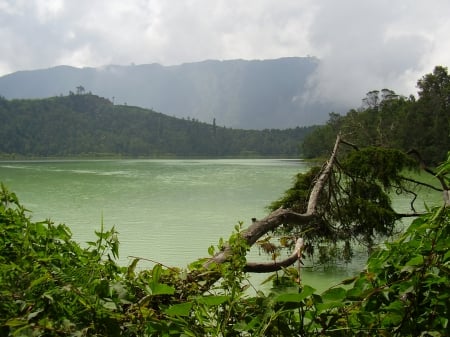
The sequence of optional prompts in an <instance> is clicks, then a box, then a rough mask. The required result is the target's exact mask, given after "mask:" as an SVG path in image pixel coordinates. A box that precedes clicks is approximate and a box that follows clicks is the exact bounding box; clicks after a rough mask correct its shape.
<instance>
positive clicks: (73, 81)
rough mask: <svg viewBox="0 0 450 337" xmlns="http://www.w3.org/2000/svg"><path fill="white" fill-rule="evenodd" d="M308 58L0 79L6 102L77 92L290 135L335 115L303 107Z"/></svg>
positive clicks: (45, 72)
mask: <svg viewBox="0 0 450 337" xmlns="http://www.w3.org/2000/svg"><path fill="white" fill-rule="evenodd" d="M317 65H318V60H317V59H316V58H313V57H289V58H280V59H275V60H253V61H246V60H229V61H215V60H209V61H203V62H196V63H187V64H182V65H177V66H162V65H159V64H145V65H129V66H114V65H111V66H106V67H102V68H82V69H80V68H74V67H68V66H59V67H54V68H50V69H42V70H33V71H20V72H16V73H12V74H9V75H6V76H3V77H0V95H1V96H3V97H5V98H7V99H14V98H45V97H50V96H58V95H67V94H68V93H69V92H70V91H75V88H76V87H78V86H82V87H83V88H84V89H85V90H86V92H94V93H96V94H98V95H100V96H102V97H107V98H108V99H110V100H112V101H114V102H115V103H117V104H128V105H134V106H140V107H144V108H148V109H152V110H155V111H160V112H163V113H166V114H169V115H173V116H176V117H180V118H188V117H189V118H195V119H198V120H201V121H206V122H209V123H212V121H213V119H214V118H215V119H216V121H217V123H218V124H220V125H225V126H227V127H233V128H244V129H264V128H283V129H284V128H292V127H296V126H306V125H313V124H320V123H323V122H325V121H326V119H327V117H328V113H329V112H331V111H333V109H334V108H335V107H330V106H325V105H323V104H322V105H321V104H320V103H317V102H316V103H311V102H306V101H303V100H302V99H301V98H302V95H304V93H305V92H306V90H307V89H308V79H309V78H310V76H311V74H312V73H313V72H314V70H315V69H316V67H317Z"/></svg>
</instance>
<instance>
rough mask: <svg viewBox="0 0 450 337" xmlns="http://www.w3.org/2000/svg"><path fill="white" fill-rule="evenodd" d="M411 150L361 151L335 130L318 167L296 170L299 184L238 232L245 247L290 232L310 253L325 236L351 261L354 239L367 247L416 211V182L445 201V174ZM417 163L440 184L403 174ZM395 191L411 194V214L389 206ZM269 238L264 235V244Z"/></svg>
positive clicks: (250, 266)
mask: <svg viewBox="0 0 450 337" xmlns="http://www.w3.org/2000/svg"><path fill="white" fill-rule="evenodd" d="M342 147H344V148H342ZM413 153H414V154H416V158H418V159H419V160H414V159H413V158H412V157H411V156H408V155H407V154H404V153H402V152H400V151H398V150H395V149H387V148H375V147H373V148H365V149H361V150H360V149H359V148H358V147H357V146H355V145H354V144H350V143H348V142H346V141H345V140H344V139H343V138H342V137H341V136H340V135H338V137H337V138H336V141H335V144H334V147H333V149H332V151H331V154H330V156H329V158H328V160H327V161H326V162H325V164H324V165H323V166H322V168H320V169H318V168H312V169H311V170H310V172H308V173H306V174H299V176H298V180H297V183H296V184H299V185H302V186H294V187H293V188H292V189H291V190H289V191H287V192H286V195H285V196H284V197H283V198H281V199H280V200H279V201H277V202H275V203H273V204H272V210H273V211H272V212H271V213H270V214H269V215H267V216H266V217H265V218H263V219H260V220H257V219H253V221H252V224H251V225H250V226H249V227H248V228H247V229H244V230H242V232H241V233H240V235H241V236H242V239H243V240H244V241H245V243H246V244H247V245H248V246H253V245H255V244H257V243H258V242H259V240H261V238H263V237H264V236H266V235H267V234H268V233H274V232H278V233H284V234H285V235H288V236H291V237H292V239H291V240H289V242H290V245H289V246H290V247H293V245H294V244H295V243H296V240H297V239H298V238H300V237H301V238H303V239H305V241H307V240H308V241H310V243H309V246H307V247H303V248H306V250H307V251H308V252H309V253H313V251H314V245H313V244H314V243H315V242H316V243H317V242H323V241H324V240H326V241H327V242H328V243H331V244H332V245H334V246H335V245H336V244H337V243H338V242H343V243H344V247H345V249H346V252H345V254H347V255H346V256H344V259H346V260H349V259H350V258H351V255H352V252H351V241H352V240H358V242H362V243H363V244H365V245H366V246H367V247H368V249H369V250H370V249H372V246H373V244H374V240H375V239H376V238H377V237H379V236H384V237H386V236H389V235H391V234H392V232H393V230H394V228H395V223H396V222H397V220H399V219H401V218H404V217H416V216H418V215H420V213H418V212H416V210H415V206H414V202H415V200H416V198H417V194H416V193H415V192H414V187H415V186H424V187H427V188H432V189H434V190H439V191H442V192H443V193H444V196H447V199H446V200H448V186H447V184H446V182H445V181H444V179H443V178H442V177H440V176H439V175H437V174H435V173H434V172H433V171H432V170H431V169H429V168H427V167H426V166H425V165H424V163H423V161H421V160H420V157H419V156H417V152H415V151H411V154H413ZM419 168H421V169H422V170H424V171H425V172H427V173H429V174H432V175H434V176H435V177H436V178H437V181H438V182H439V183H440V186H438V187H436V186H434V185H430V184H428V183H425V182H421V181H418V180H415V179H412V178H410V177H408V176H405V175H404V174H405V173H407V172H406V171H408V170H416V171H417V170H419ZM299 181H300V183H299ZM393 190H394V191H395V193H397V194H409V195H410V196H411V204H410V208H411V211H410V212H409V213H400V212H396V211H395V210H394V209H393V208H392V205H391V200H390V196H389V193H390V192H392V191H393ZM285 241H286V240H285ZM267 242H268V240H264V244H265V245H268V244H267ZM285 246H286V245H285ZM269 247H270V248H269V249H268V250H269V251H270V250H272V251H273V250H274V249H275V248H274V246H273V244H272V245H269ZM230 253H231V249H230V247H229V245H224V246H223V247H222V249H221V250H220V251H219V252H217V253H216V254H215V255H214V256H213V257H212V258H211V259H209V260H208V261H207V262H206V263H205V264H204V266H205V267H209V266H211V265H212V264H214V263H218V264H220V263H223V262H224V261H226V260H227V258H228V257H229V254H230ZM297 256H299V254H298V251H296V250H294V251H293V253H292V254H291V255H290V256H288V257H287V258H285V259H282V260H277V259H273V261H271V262H266V263H261V262H247V264H246V267H245V271H247V272H256V273H261V272H262V273H266V272H273V271H277V270H280V269H282V268H285V267H287V266H289V265H292V264H293V263H295V262H296V261H297V260H298V257H297Z"/></svg>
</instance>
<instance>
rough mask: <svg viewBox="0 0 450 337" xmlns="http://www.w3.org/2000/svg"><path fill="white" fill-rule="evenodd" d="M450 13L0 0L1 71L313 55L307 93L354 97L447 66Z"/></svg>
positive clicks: (399, 3) (272, 1)
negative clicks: (316, 61) (315, 65)
mask: <svg viewBox="0 0 450 337" xmlns="http://www.w3.org/2000/svg"><path fill="white" fill-rule="evenodd" d="M449 13H450V1H448V0H432V1H419V0H396V1H392V0H389V1H388V0H376V1H373V0H364V1H361V0H339V1H337V0H245V1H242V0H126V1H125V0H76V1H74V0H0V41H1V47H0V48H1V53H0V76H2V75H5V74H8V73H11V72H14V71H18V70H30V69H38V68H48V67H52V66H56V65H61V64H65V65H72V66H77V67H85V66H90V67H97V66H102V65H108V64H120V65H127V64H132V63H135V64H143V63H154V62H157V63H161V64H164V65H174V64H180V63H185V62H195V61H202V60H205V59H219V60H225V59H237V58H242V59H271V58H279V57H285V56H307V55H310V56H315V57H317V58H319V59H320V60H321V65H320V67H319V69H318V71H317V73H316V75H315V77H314V78H312V79H311V88H314V90H313V89H311V92H310V93H309V94H310V95H309V99H313V98H316V99H322V98H327V99H334V100H340V101H342V102H348V103H350V104H352V103H354V101H355V99H357V100H360V99H361V98H362V97H363V95H364V94H365V93H366V92H367V91H369V90H372V89H382V88H390V89H393V90H395V91H396V92H397V93H399V94H404V95H409V94H415V93H416V91H417V90H416V87H415V84H416V82H417V80H418V79H419V78H420V77H422V76H423V75H424V74H426V73H429V72H431V71H432V70H433V68H434V66H435V65H444V66H448V65H449V64H450V41H449V39H450V19H449ZM353 105H354V104H353Z"/></svg>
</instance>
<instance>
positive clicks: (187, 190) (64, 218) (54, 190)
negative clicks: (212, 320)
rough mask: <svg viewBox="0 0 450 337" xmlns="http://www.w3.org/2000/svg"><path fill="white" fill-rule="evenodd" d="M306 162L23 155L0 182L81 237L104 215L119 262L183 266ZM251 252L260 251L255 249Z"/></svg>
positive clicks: (312, 272)
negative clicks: (34, 158) (27, 157)
mask: <svg viewBox="0 0 450 337" xmlns="http://www.w3.org/2000/svg"><path fill="white" fill-rule="evenodd" d="M307 169H308V164H307V163H306V162H303V161H299V160H276V159H273V160H269V159H260V160H242V159H239V160H99V161H92V160H91V161H24V162H0V181H1V182H3V183H4V184H5V185H6V186H7V187H8V188H9V189H10V190H11V191H14V192H15V193H16V194H17V195H18V197H19V200H20V201H21V203H22V204H23V205H24V206H25V207H26V208H28V209H29V210H31V211H32V213H31V215H32V219H33V220H35V221H38V220H43V219H51V220H53V221H54V222H55V223H65V224H67V225H68V226H69V227H70V228H71V230H72V232H73V238H74V239H75V240H77V241H78V242H80V243H84V242H86V241H92V240H95V235H94V230H98V229H99V228H100V225H101V223H102V221H103V223H104V225H105V227H106V228H110V227H112V226H115V227H116V229H117V230H118V231H119V240H120V263H121V264H123V265H127V264H128V263H129V262H130V261H131V258H130V256H138V257H142V258H145V259H149V260H153V261H157V262H160V263H163V264H165V265H170V266H179V267H185V266H186V265H187V264H189V263H190V262H192V261H194V260H196V259H198V258H200V257H207V256H208V254H207V250H208V247H209V246H210V245H216V244H217V242H218V240H219V238H221V237H222V238H225V239H226V238H228V236H229V235H230V234H231V233H232V231H233V228H234V226H235V224H237V223H238V222H239V221H243V222H244V227H245V226H247V225H249V223H250V222H251V220H250V219H251V218H253V217H255V218H261V217H263V216H265V215H266V214H267V211H266V210H265V206H267V205H268V204H269V203H270V202H271V201H273V200H275V199H277V198H278V197H279V196H281V194H282V193H283V191H284V190H286V189H287V188H288V187H290V186H291V184H292V181H293V177H294V175H295V174H296V173H298V172H304V171H306V170H307ZM399 202H400V203H401V200H400V201H399ZM407 207H408V205H407V204H405V205H404V208H407ZM250 257H251V258H261V257H260V256H259V254H258V252H257V251H253V252H252V253H251V254H250ZM365 259H366V256H365V254H364V253H361V254H359V255H358V257H357V259H355V262H354V263H352V264H351V265H349V266H341V267H338V268H329V269H326V270H324V269H321V268H319V269H305V270H304V272H303V280H304V283H306V284H310V285H312V286H313V287H315V288H318V289H325V288H327V287H329V286H331V285H333V284H335V283H337V282H338V281H339V280H342V279H343V278H346V277H348V276H351V275H353V274H354V273H355V272H357V271H358V270H359V269H361V268H362V266H363V265H364V261H365ZM150 264H151V263H150ZM141 267H142V268H145V267H146V265H145V263H141ZM262 278H263V276H259V277H257V278H254V279H256V280H261V279H262ZM255 283H258V282H255Z"/></svg>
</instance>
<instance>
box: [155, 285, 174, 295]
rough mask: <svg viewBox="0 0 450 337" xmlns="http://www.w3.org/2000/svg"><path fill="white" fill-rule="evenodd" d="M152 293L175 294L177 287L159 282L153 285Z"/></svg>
mask: <svg viewBox="0 0 450 337" xmlns="http://www.w3.org/2000/svg"><path fill="white" fill-rule="evenodd" d="M151 290H152V295H173V294H174V293H175V288H174V287H171V286H169V285H167V284H164V283H157V284H154V285H153V287H151Z"/></svg>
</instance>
